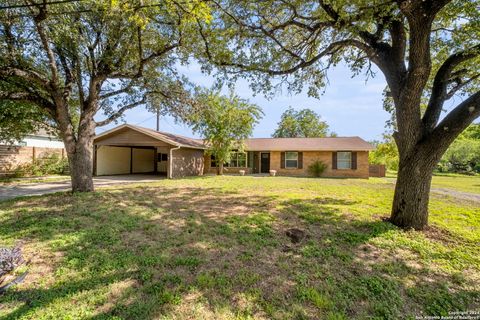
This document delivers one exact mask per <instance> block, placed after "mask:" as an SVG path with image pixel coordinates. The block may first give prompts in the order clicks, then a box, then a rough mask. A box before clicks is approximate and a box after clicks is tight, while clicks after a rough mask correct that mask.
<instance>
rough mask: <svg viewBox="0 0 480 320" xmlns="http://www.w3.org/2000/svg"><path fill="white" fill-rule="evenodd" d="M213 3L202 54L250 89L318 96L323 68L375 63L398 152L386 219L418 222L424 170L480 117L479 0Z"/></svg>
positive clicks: (424, 200) (423, 209) (424, 202)
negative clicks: (214, 8)
mask: <svg viewBox="0 0 480 320" xmlns="http://www.w3.org/2000/svg"><path fill="white" fill-rule="evenodd" d="M215 3H216V5H217V9H218V14H217V16H216V17H217V18H218V19H217V20H216V21H214V23H212V24H210V25H208V26H207V25H205V26H204V27H203V29H202V36H203V40H204V50H203V54H204V56H205V58H206V59H209V60H213V61H215V62H216V64H217V65H218V66H221V67H222V68H221V71H222V72H224V73H223V74H222V76H225V77H229V76H228V74H230V75H233V78H236V77H238V76H245V77H248V78H249V79H250V80H251V83H252V86H253V88H254V89H256V90H257V91H259V92H262V91H263V92H271V91H272V89H275V87H276V85H277V84H280V85H286V86H287V88H288V89H289V90H291V91H300V90H302V88H304V87H305V86H308V88H309V93H310V94H311V95H317V94H318V92H319V89H320V88H322V87H324V86H325V84H326V83H327V82H328V79H327V71H328V70H329V69H330V68H331V67H332V66H335V65H336V64H338V63H339V62H341V61H342V60H344V62H346V63H347V64H348V65H349V66H350V68H351V69H352V71H353V72H354V74H359V73H361V72H366V73H367V74H368V75H371V74H372V69H371V64H375V65H376V66H377V67H378V69H380V71H381V72H382V73H383V75H384V76H385V79H386V82H387V85H388V96H389V97H390V98H391V99H392V103H393V106H394V113H395V119H396V131H395V133H394V138H395V141H396V144H397V146H398V150H399V154H400V160H399V162H400V163H399V171H398V179H397V183H396V189H395V196H394V201H393V207H392V212H391V221H392V222H393V223H394V224H396V225H398V226H400V227H403V228H415V229H423V228H424V227H425V226H426V225H427V222H428V200H429V191H430V183H431V177H432V172H433V169H434V167H435V165H436V164H437V162H438V161H439V160H440V158H441V157H442V155H443V154H444V152H445V151H446V150H447V148H448V146H449V145H450V144H451V143H452V142H453V141H454V140H455V138H456V137H457V136H458V135H459V134H460V133H461V132H462V131H463V130H464V129H465V128H467V127H468V125H469V124H470V123H472V121H473V120H474V119H476V118H477V117H478V116H479V115H480V91H479V89H478V84H479V82H478V80H479V78H480V58H479V57H480V50H479V49H480V37H479V36H480V5H479V2H478V1H465V0H455V1H450V0H397V1H391V0H374V1H366V0H335V1H333V0H315V1H309V0H265V1H252V0H215ZM222 42H227V43H228V46H227V47H225V46H221V45H219V44H220V43H222ZM230 78H231V76H230ZM272 79H273V80H272ZM333 85H334V84H333ZM455 96H457V97H458V96H461V98H460V99H456V100H455V102H457V104H456V105H455V106H454V107H452V108H450V109H449V112H448V113H446V114H445V113H442V110H444V108H445V103H446V101H447V100H451V99H452V98H453V97H455ZM449 103H450V102H449ZM422 105H426V108H422V107H421V106H422Z"/></svg>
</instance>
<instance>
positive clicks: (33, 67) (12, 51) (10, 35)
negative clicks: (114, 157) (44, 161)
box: [0, 0, 210, 191]
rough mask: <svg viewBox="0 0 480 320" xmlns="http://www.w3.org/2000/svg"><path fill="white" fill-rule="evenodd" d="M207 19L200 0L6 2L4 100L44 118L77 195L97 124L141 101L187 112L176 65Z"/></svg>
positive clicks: (0, 92) (0, 29)
mask: <svg viewBox="0 0 480 320" xmlns="http://www.w3.org/2000/svg"><path fill="white" fill-rule="evenodd" d="M208 19H210V11H209V9H208V7H207V6H206V5H205V3H204V2H203V1H200V0H199V1H197V0H188V1H182V2H177V1H174V0H171V1H170V0H165V1H153V0H132V1H127V0H118V1H113V0H112V1H110V0H83V1H75V0H71V1H48V0H35V1H34V0H7V1H3V2H2V6H1V7H0V100H1V103H2V104H4V105H10V106H11V105H12V103H17V104H18V105H19V106H22V107H27V108H38V109H39V110H41V111H42V112H44V113H45V114H47V115H48V117H49V118H50V119H51V122H52V124H53V125H54V127H55V129H56V130H57V131H58V134H59V136H60V137H61V138H62V139H63V141H64V143H65V148H66V153H67V156H68V160H69V165H70V171H71V178H72V189H73V191H91V190H93V182H92V169H93V163H92V158H93V156H92V155H93V137H94V135H95V128H96V127H99V126H103V125H107V124H109V123H111V122H114V121H116V120H118V119H119V118H120V117H121V116H122V114H123V113H124V112H125V111H126V110H129V109H132V108H134V107H137V106H142V105H143V106H147V107H149V106H150V107H152V108H160V107H162V110H164V111H166V112H170V113H173V114H174V115H181V113H182V110H183V106H184V103H185V101H186V100H188V99H189V91H188V85H187V84H188V83H187V81H186V80H185V79H184V78H183V77H182V76H181V75H179V74H178V72H177V69H176V66H177V65H178V64H179V63H182V62H187V59H188V55H189V53H190V51H191V50H193V49H192V46H194V45H195V44H196V41H195V38H196V34H197V33H196V31H195V30H196V28H197V25H198V22H199V21H202V22H205V21H206V20H208ZM102 116H103V118H102ZM95 119H97V120H98V119H101V120H99V121H95ZM11 120H12V121H13V120H14V119H11Z"/></svg>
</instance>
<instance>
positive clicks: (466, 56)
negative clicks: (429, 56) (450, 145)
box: [422, 44, 480, 131]
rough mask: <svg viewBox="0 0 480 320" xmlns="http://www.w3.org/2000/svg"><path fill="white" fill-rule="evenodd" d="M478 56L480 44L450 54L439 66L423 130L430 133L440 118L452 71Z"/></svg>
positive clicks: (424, 117) (446, 98)
mask: <svg viewBox="0 0 480 320" xmlns="http://www.w3.org/2000/svg"><path fill="white" fill-rule="evenodd" d="M478 55H480V44H479V45H477V46H474V47H472V48H470V49H468V50H464V51H461V52H457V53H455V54H452V55H451V56H450V57H448V58H447V59H446V60H445V61H444V63H443V64H442V65H441V66H440V68H439V69H438V71H437V74H436V75H435V78H434V80H433V86H432V93H431V95H430V100H429V102H428V106H427V110H426V111H425V114H424V116H423V119H422V120H423V124H424V127H425V130H427V131H432V130H433V129H434V128H435V125H436V124H437V122H438V119H439V118H440V114H441V112H442V107H443V104H444V103H445V101H446V100H448V99H449V94H448V92H447V86H448V84H449V83H450V79H451V77H452V75H453V74H452V73H453V70H454V69H455V68H456V67H457V66H458V65H459V64H461V63H462V62H465V61H467V60H470V59H473V58H475V57H477V56H478ZM462 86H463V85H462ZM458 89H460V88H457V90H458ZM455 91H456V90H455Z"/></svg>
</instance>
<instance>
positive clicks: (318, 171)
mask: <svg viewBox="0 0 480 320" xmlns="http://www.w3.org/2000/svg"><path fill="white" fill-rule="evenodd" d="M325 169H327V165H326V164H325V163H323V162H322V161H320V160H317V161H315V162H314V163H312V164H311V165H310V166H309V167H308V172H310V174H311V175H312V176H314V177H320V176H321V175H322V174H323V172H324V171H325Z"/></svg>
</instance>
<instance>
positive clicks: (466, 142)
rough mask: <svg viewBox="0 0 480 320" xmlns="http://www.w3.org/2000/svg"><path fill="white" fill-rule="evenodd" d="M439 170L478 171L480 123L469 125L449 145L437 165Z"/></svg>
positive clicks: (468, 172)
mask: <svg viewBox="0 0 480 320" xmlns="http://www.w3.org/2000/svg"><path fill="white" fill-rule="evenodd" d="M437 170H438V171H439V172H455V173H463V174H474V173H480V124H472V125H470V126H469V127H468V128H467V129H466V130H465V131H464V132H462V134H460V135H459V137H458V138H457V139H456V140H455V141H454V142H453V143H452V144H451V145H450V147H449V148H448V150H447V152H445V154H444V155H443V157H442V160H440V163H439V164H438V166H437Z"/></svg>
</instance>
